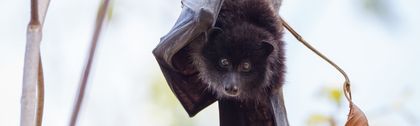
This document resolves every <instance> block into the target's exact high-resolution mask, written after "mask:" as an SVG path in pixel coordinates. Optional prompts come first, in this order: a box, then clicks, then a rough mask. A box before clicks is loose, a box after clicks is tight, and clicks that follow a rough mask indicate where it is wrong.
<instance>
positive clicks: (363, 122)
mask: <svg viewBox="0 0 420 126" xmlns="http://www.w3.org/2000/svg"><path fill="white" fill-rule="evenodd" d="M368 125H369V124H368V120H367V118H366V116H365V114H364V113H363V112H362V110H360V109H359V107H357V106H356V105H355V104H353V103H350V112H349V115H348V117H347V122H346V125H345V126H368Z"/></svg>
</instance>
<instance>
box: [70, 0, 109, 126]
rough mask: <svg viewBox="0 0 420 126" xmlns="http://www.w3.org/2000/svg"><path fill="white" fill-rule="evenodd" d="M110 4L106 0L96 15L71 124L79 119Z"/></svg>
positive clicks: (71, 125)
mask: <svg viewBox="0 0 420 126" xmlns="http://www.w3.org/2000/svg"><path fill="white" fill-rule="evenodd" d="M108 4H109V0H104V2H103V4H101V6H100V8H99V11H98V15H97V17H96V25H95V31H94V34H93V38H92V42H91V45H90V50H89V57H88V60H87V62H86V64H85V67H84V70H83V73H82V79H81V82H80V85H79V88H78V91H77V97H76V100H75V104H74V106H73V113H72V115H71V119H70V124H69V125H70V126H75V125H76V122H77V119H78V115H79V112H80V108H81V106H82V102H83V98H84V96H85V91H86V86H87V82H88V79H89V73H90V70H91V67H92V62H93V58H94V56H95V50H96V45H97V43H98V39H99V35H100V33H101V29H102V25H103V22H104V18H105V15H106V12H107V10H108Z"/></svg>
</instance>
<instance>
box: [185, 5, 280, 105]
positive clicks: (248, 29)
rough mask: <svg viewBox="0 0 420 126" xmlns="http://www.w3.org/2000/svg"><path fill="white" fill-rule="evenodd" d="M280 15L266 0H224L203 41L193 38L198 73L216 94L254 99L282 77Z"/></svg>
mask: <svg viewBox="0 0 420 126" xmlns="http://www.w3.org/2000/svg"><path fill="white" fill-rule="evenodd" d="M280 24H281V23H280V18H279V16H278V14H277V12H275V11H274V10H273V8H271V5H270V3H269V2H268V1H267V0H225V2H224V3H223V6H222V8H221V10H220V13H219V16H218V18H217V21H216V24H215V27H213V28H212V29H210V31H209V32H208V33H207V37H206V41H205V42H192V43H191V44H190V45H189V46H188V47H189V48H190V50H191V56H190V58H191V60H192V63H193V66H195V68H196V69H197V70H198V72H199V75H198V77H199V78H200V79H201V80H202V81H203V82H204V83H206V84H208V88H209V90H211V91H212V92H213V93H215V95H217V97H218V98H219V99H224V98H227V99H237V100H240V101H254V102H255V101H257V102H258V99H261V98H262V97H268V96H271V95H272V94H271V93H277V91H273V90H276V89H279V88H280V87H281V86H282V83H283V79H284V78H283V73H284V69H285V68H284V63H283V62H284V51H283V50H284V49H283V45H284V44H283V41H281V38H282V32H281V31H282V27H281V26H280Z"/></svg>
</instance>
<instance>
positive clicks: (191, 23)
mask: <svg viewBox="0 0 420 126" xmlns="http://www.w3.org/2000/svg"><path fill="white" fill-rule="evenodd" d="M182 3H183V9H182V12H181V15H180V16H179V18H178V20H177V22H176V23H175V25H174V27H173V28H172V29H171V30H170V31H169V33H168V34H166V35H165V36H163V37H162V38H161V40H160V43H159V44H158V46H157V47H156V48H155V49H154V50H153V54H154V55H155V57H156V60H157V61H158V63H159V66H160V68H161V70H162V72H163V75H164V76H165V78H166V81H167V82H168V84H169V87H170V88H171V89H172V91H173V93H174V94H175V96H176V97H177V98H178V100H179V101H180V102H181V104H182V105H183V107H184V108H185V110H186V111H187V112H188V114H189V116H194V115H195V114H197V113H198V112H199V111H201V110H202V109H203V108H205V107H207V106H208V105H210V104H211V103H213V102H215V101H216V98H215V96H213V95H212V93H211V92H209V91H207V90H205V87H206V84H204V83H203V82H201V81H200V80H199V78H198V76H197V72H194V71H196V70H194V69H195V68H194V67H193V66H192V64H191V61H190V59H189V58H188V57H189V54H188V49H186V48H185V47H186V46H187V45H188V44H189V43H190V42H200V41H204V40H205V39H204V34H205V32H207V30H208V29H210V28H211V27H212V26H213V25H214V23H215V21H216V18H217V15H218V13H219V10H220V7H221V6H222V3H223V0H182ZM191 71H193V72H191Z"/></svg>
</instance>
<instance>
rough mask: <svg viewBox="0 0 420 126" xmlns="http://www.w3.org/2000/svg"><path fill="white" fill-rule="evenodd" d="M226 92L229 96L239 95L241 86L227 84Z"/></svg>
mask: <svg viewBox="0 0 420 126" xmlns="http://www.w3.org/2000/svg"><path fill="white" fill-rule="evenodd" d="M224 93H225V94H226V95H228V96H238V95H239V88H238V86H236V85H226V86H225V87H224Z"/></svg>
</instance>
